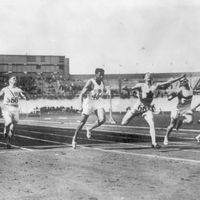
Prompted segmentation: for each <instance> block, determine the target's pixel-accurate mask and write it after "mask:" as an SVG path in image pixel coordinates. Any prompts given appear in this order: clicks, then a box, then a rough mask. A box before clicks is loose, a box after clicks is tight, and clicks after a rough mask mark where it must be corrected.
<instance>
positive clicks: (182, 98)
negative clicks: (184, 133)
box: [163, 77, 193, 145]
mask: <svg viewBox="0 0 200 200" xmlns="http://www.w3.org/2000/svg"><path fill="white" fill-rule="evenodd" d="M175 97H177V98H178V103H177V106H176V109H175V110H173V111H171V121H170V124H169V126H168V128H167V132H166V135H165V138H164V142H163V143H164V145H168V143H169V141H168V139H169V135H170V133H171V132H172V130H173V128H175V127H176V129H177V131H178V129H179V128H180V127H181V125H182V124H191V123H192V122H193V115H192V110H191V103H192V98H193V89H192V88H191V87H190V85H189V82H188V79H187V78H186V77H184V78H183V79H181V80H180V85H179V89H178V90H177V91H176V92H172V93H171V94H170V95H169V96H168V100H169V101H170V100H172V99H174V98H175Z"/></svg>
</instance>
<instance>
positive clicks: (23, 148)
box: [0, 133, 34, 152]
mask: <svg viewBox="0 0 200 200" xmlns="http://www.w3.org/2000/svg"><path fill="white" fill-rule="evenodd" d="M0 134H1V133H0ZM0 144H3V145H5V146H6V143H4V142H0ZM12 147H15V148H17V149H21V150H25V151H34V150H32V149H28V148H25V147H20V146H17V145H13V144H11V150H15V149H12ZM9 150H10V149H9ZM5 151H6V149H5ZM6 152H7V151H6Z"/></svg>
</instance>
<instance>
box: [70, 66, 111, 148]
mask: <svg viewBox="0 0 200 200" xmlns="http://www.w3.org/2000/svg"><path fill="white" fill-rule="evenodd" d="M103 79H104V70H103V69H102V68H96V70H95V77H94V78H92V79H89V80H88V81H87V83H86V85H85V86H84V88H83V90H82V92H81V94H80V101H81V103H80V111H82V117H81V120H80V123H79V125H78V126H77V128H76V131H75V134H74V136H73V139H72V147H73V148H74V149H75V148H76V145H77V142H76V139H77V135H78V134H79V132H80V130H81V129H82V127H83V126H84V125H85V123H86V121H87V119H88V117H89V115H90V114H91V113H93V112H94V113H95V114H96V116H97V121H96V122H95V123H94V124H93V125H92V127H90V128H87V134H86V136H87V138H88V139H90V138H91V132H92V130H93V129H95V128H97V127H99V126H101V125H102V124H103V123H104V122H105V121H106V115H105V110H104V104H103V102H102V95H103V94H105V92H106V88H105V85H104V82H103ZM107 93H108V94H110V91H109V90H107ZM84 97H86V98H85V99H84Z"/></svg>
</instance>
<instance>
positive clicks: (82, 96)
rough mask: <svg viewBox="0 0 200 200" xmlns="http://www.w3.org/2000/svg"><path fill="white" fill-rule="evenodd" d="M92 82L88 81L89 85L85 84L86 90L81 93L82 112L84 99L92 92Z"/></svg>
mask: <svg viewBox="0 0 200 200" xmlns="http://www.w3.org/2000/svg"><path fill="white" fill-rule="evenodd" d="M92 84H93V83H92V81H91V80H88V81H87V83H86V84H85V86H84V88H83V89H82V91H81V93H80V96H79V98H80V106H81V107H80V110H82V105H83V98H84V97H85V96H86V94H87V92H89V91H91V90H92Z"/></svg>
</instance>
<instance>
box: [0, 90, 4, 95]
mask: <svg viewBox="0 0 200 200" xmlns="http://www.w3.org/2000/svg"><path fill="white" fill-rule="evenodd" d="M2 95H4V88H3V89H1V91H0V96H2Z"/></svg>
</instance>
